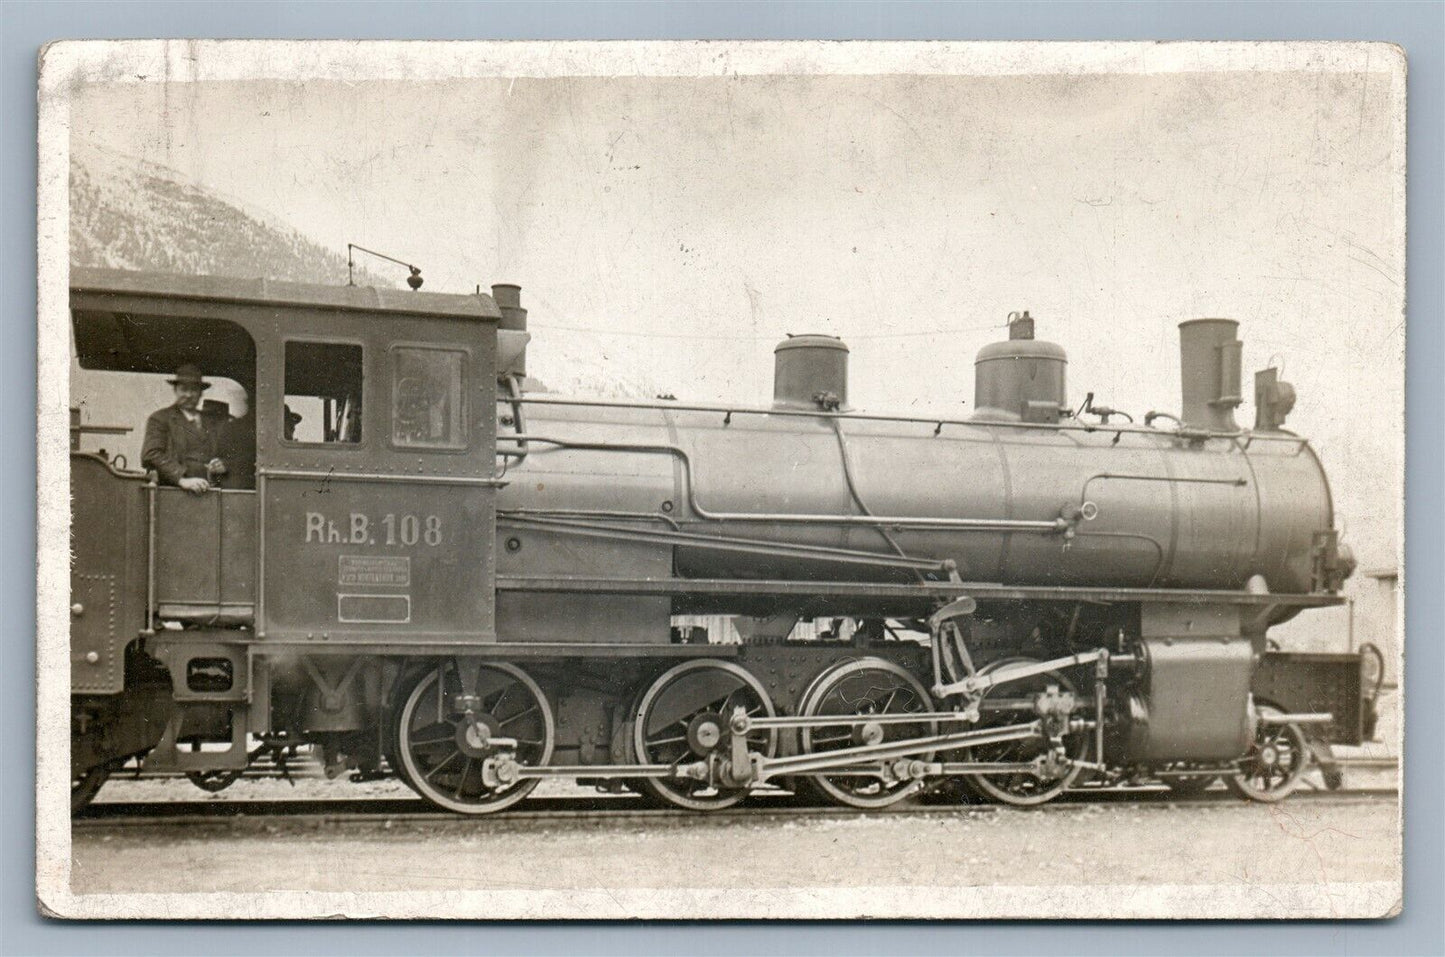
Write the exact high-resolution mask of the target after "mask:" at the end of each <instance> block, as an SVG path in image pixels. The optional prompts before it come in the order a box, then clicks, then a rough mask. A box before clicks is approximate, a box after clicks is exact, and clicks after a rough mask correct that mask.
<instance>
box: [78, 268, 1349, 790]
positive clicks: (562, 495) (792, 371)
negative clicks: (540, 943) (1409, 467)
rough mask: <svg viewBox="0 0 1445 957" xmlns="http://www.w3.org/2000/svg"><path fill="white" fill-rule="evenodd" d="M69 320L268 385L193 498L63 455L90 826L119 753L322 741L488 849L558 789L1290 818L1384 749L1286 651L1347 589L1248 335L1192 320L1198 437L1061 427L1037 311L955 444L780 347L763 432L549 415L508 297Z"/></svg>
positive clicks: (191, 293) (270, 299) (1193, 423)
mask: <svg viewBox="0 0 1445 957" xmlns="http://www.w3.org/2000/svg"><path fill="white" fill-rule="evenodd" d="M70 309H71V319H72V326H73V331H74V342H75V348H76V354H77V357H78V359H79V362H80V364H81V365H82V366H83V367H85V368H87V369H100V370H116V371H129V372H146V373H153V374H162V373H166V372H169V371H170V370H172V369H174V368H176V367H177V366H178V365H180V364H182V363H187V362H189V363H195V364H197V365H199V366H201V368H203V369H204V370H205V371H206V373H207V375H211V376H216V377H226V378H230V379H232V380H234V381H236V382H237V383H240V384H241V385H242V386H244V387H245V388H246V390H247V391H248V393H249V394H250V395H251V397H252V407H253V410H254V414H253V415H252V416H251V417H250V418H251V420H252V422H253V423H254V439H255V450H256V461H255V471H254V475H255V478H254V487H241V488H221V489H215V490H212V491H210V492H207V493H205V494H203V495H194V494H189V493H187V492H184V491H182V490H180V489H176V488H170V487H165V486H163V485H160V484H158V482H157V480H156V478H155V476H154V475H149V474H146V473H145V472H141V471H134V470H130V469H127V468H125V467H123V466H122V465H121V464H120V463H118V462H116V461H112V460H109V459H107V458H106V457H105V456H104V455H99V454H94V453H88V452H82V451H78V450H77V451H72V453H71V460H70V465H71V491H72V503H73V506H72V508H73V514H72V520H73V524H72V566H71V589H72V599H71V600H72V606H71V656H70V666H71V687H72V742H71V769H72V770H71V773H72V790H71V797H72V806H73V807H74V808H77V809H78V808H80V807H83V806H84V805H85V803H86V802H87V801H89V800H90V799H91V798H92V797H93V796H94V795H95V793H96V791H97V790H98V789H99V788H100V786H101V785H102V784H103V783H104V781H105V780H106V777H107V775H108V774H110V773H111V772H112V771H113V770H114V769H115V768H117V767H119V766H120V765H121V764H122V763H124V762H127V761H130V760H139V761H141V762H143V766H144V768H146V769H148V770H157V771H172V772H185V773H188V774H191V775H192V776H193V777H194V778H196V779H197V780H201V781H204V780H207V779H208V778H219V779H221V780H225V779H227V777H228V776H235V775H237V774H240V773H243V772H244V771H245V770H246V768H247V767H248V766H249V765H250V764H251V763H252V762H254V761H256V760H257V759H258V754H260V753H262V752H264V751H266V750H267V749H271V750H272V751H275V750H276V749H279V748H285V747H289V746H294V745H301V744H304V745H310V746H313V747H315V748H316V749H318V751H319V752H320V753H321V754H322V755H324V760H325V763H326V765H327V767H328V770H329V772H330V773H342V772H347V771H350V772H352V773H353V776H357V777H366V776H373V775H386V774H395V775H396V776H398V777H399V778H401V779H402V780H404V781H405V782H406V783H407V784H408V785H410V786H411V787H412V788H413V789H415V791H416V792H417V793H418V794H420V795H421V796H422V797H424V798H425V799H427V800H428V801H430V802H432V803H433V804H434V805H436V806H438V807H441V808H444V809H448V810H451V811H455V812H460V813H464V814H479V813H485V812H492V811H498V810H501V809H503V808H506V807H508V806H511V805H513V804H515V803H516V802H518V801H520V800H522V799H523V798H524V797H526V795H527V794H529V793H530V792H531V791H532V790H533V789H534V788H535V787H536V786H537V785H538V783H539V782H540V781H542V780H543V779H545V778H564V779H571V780H575V781H578V782H581V783H583V784H595V785H596V786H598V787H599V788H603V789H607V790H623V789H626V790H632V791H637V792H639V793H642V794H644V795H646V796H648V797H649V798H650V799H653V800H657V801H661V802H665V803H667V804H671V805H675V806H679V807H682V808H688V809H694V810H710V809H717V808H723V807H727V806H730V805H733V804H735V803H737V802H739V801H742V800H744V799H745V798H746V797H747V796H748V795H749V794H750V793H752V792H754V791H756V790H757V789H759V788H763V787H771V786H776V787H781V788H787V789H793V790H808V791H810V792H812V793H814V794H817V795H820V796H822V797H824V798H826V799H828V800H830V801H834V802H838V803H841V804H844V805H848V806H853V807H860V808H878V807H884V806H887V805H890V804H893V803H895V802H897V801H901V800H904V799H907V798H909V797H910V796H913V795H916V794H918V793H920V792H922V791H925V790H928V789H931V788H935V787H942V786H947V785H953V784H960V785H963V786H965V787H966V788H967V789H969V790H970V791H972V792H974V793H975V794H978V795H980V796H982V797H984V798H987V799H990V800H995V801H1001V802H1007V803H1010V804H1018V805H1032V804H1040V803H1043V802H1045V801H1048V800H1050V799H1052V798H1054V797H1056V796H1058V795H1059V794H1060V793H1062V792H1063V791H1064V790H1065V789H1067V788H1069V787H1071V786H1074V785H1076V784H1078V783H1080V782H1081V781H1083V780H1085V779H1092V780H1096V781H1108V780H1116V779H1122V778H1129V777H1134V776H1138V775H1141V774H1149V775H1153V776H1157V777H1160V778H1162V779H1164V780H1165V781H1167V782H1172V783H1173V784H1174V786H1176V787H1179V788H1181V789H1184V788H1189V787H1194V786H1198V785H1199V784H1200V783H1201V782H1204V783H1207V782H1209V781H1210V780H1212V779H1214V778H1216V777H1223V778H1225V779H1226V781H1227V783H1229V785H1230V786H1231V787H1232V788H1234V789H1235V790H1236V791H1237V792H1238V793H1240V794H1241V795H1243V796H1246V797H1250V798H1254V799H1258V800H1278V799H1280V798H1282V797H1283V796H1284V795H1286V794H1288V793H1289V792H1290V790H1292V789H1293V788H1294V787H1295V786H1296V784H1297V782H1298V781H1299V780H1300V777H1301V775H1302V774H1303V773H1304V772H1305V770H1306V769H1307V768H1308V767H1309V765H1310V762H1311V756H1312V753H1313V752H1314V751H1316V750H1318V749H1320V748H1322V747H1324V746H1327V744H1328V743H1331V742H1334V743H1357V742H1359V741H1361V740H1362V739H1363V738H1364V737H1365V736H1366V735H1367V734H1368V733H1369V725H1370V724H1371V723H1372V720H1371V715H1370V714H1369V713H1368V712H1369V708H1368V706H1367V705H1368V702H1367V701H1366V700H1365V698H1364V697H1363V696H1362V689H1361V659H1360V657H1359V656H1358V655H1343V654H1340V655H1325V654H1297V653H1283V652H1279V651H1277V650H1272V649H1271V648H1270V647H1269V643H1268V638H1267V634H1268V630H1269V628H1270V627H1271V626H1273V625H1275V624H1278V623H1280V622H1282V621H1285V620H1287V619H1289V618H1291V617H1292V616H1294V615H1296V614H1298V613H1299V612H1301V611H1303V610H1306V609H1311V608H1319V607H1324V606H1329V605H1335V604H1339V603H1340V602H1341V601H1342V598H1341V597H1340V595H1339V589H1340V586H1341V583H1342V581H1343V580H1344V579H1345V578H1346V577H1347V576H1348V575H1349V574H1350V573H1351V571H1352V570H1353V566H1354V562H1353V559H1352V558H1351V556H1350V553H1349V549H1348V547H1347V546H1345V545H1344V544H1343V543H1342V542H1341V541H1340V540H1339V536H1338V534H1337V532H1336V530H1335V522H1334V515H1333V509H1332V503H1331V498H1330V490H1329V485H1328V482H1327V480H1326V477H1325V474H1324V472H1323V470H1322V468H1321V466H1320V463H1319V460H1318V459H1317V457H1316V456H1315V454H1314V452H1313V450H1312V449H1311V447H1310V445H1309V443H1308V441H1307V440H1306V439H1304V438H1301V437H1300V436H1297V435H1295V434H1293V433H1291V432H1289V431H1287V430H1285V429H1284V427H1283V423H1284V421H1285V418H1286V416H1287V415H1288V413H1289V411H1290V408H1291V407H1292V404H1293V398H1294V393H1293V390H1292V389H1291V387H1290V386H1289V385H1288V384H1287V383H1284V382H1281V381H1279V380H1278V377H1277V375H1276V373H1275V370H1273V369H1267V370H1264V371H1262V372H1260V373H1258V374H1257V375H1256V377H1255V396H1254V398H1255V402H1254V404H1255V408H1256V412H1257V419H1256V422H1255V425H1254V427H1253V428H1252V429H1242V428H1240V427H1239V426H1238V425H1237V424H1236V422H1235V419H1234V410H1235V409H1236V408H1237V407H1238V406H1239V405H1240V404H1241V403H1242V396H1241V345H1240V342H1239V341H1238V339H1237V335H1236V330H1237V325H1236V323H1234V322H1232V321H1229V320H1224V319H1201V320H1195V321H1192V322H1186V323H1184V324H1183V325H1182V326H1181V327H1180V336H1181V360H1182V372H1183V404H1182V409H1181V411H1180V413H1179V414H1178V415H1177V416H1175V415H1168V414H1164V413H1150V414H1149V415H1148V416H1147V417H1145V418H1144V420H1143V421H1142V422H1140V423H1137V424H1136V423H1134V422H1133V421H1132V420H1129V421H1127V422H1126V421H1124V420H1123V418H1121V414H1120V413H1117V412H1115V411H1114V410H1110V409H1105V408H1101V407H1093V406H1092V405H1091V404H1086V405H1085V406H1084V407H1083V408H1081V409H1079V410H1077V411H1076V410H1074V409H1073V408H1072V406H1071V405H1070V403H1069V401H1068V397H1067V394H1066V389H1065V384H1066V369H1067V357H1066V355H1065V352H1064V350H1063V349H1062V348H1060V347H1059V346H1057V345H1054V344H1052V343H1048V342H1044V341H1041V340H1039V339H1036V338H1034V322H1033V320H1032V319H1031V318H1030V317H1029V316H1028V315H1027V314H1022V315H1017V316H1015V317H1013V318H1012V321H1011V322H1010V325H1009V338H1008V339H1007V340H1006V341H1003V342H998V343H994V344H992V345H989V346H987V347H985V348H984V349H983V350H982V351H981V352H980V353H979V355H978V358H977V364H976V372H977V375H976V392H975V398H976V402H975V411H974V413H973V414H972V415H971V416H969V417H967V418H961V419H937V418H927V417H916V416H912V417H911V416H900V415H884V414H875V413H863V412H858V411H854V410H853V409H851V407H850V405H849V401H848V382H847V359H848V349H847V347H846V345H845V344H844V343H842V342H841V341H839V340H837V339H834V338H830V337H826V336H798V337H795V338H789V339H787V340H786V341H784V342H782V343H780V344H779V345H778V346H777V349H776V351H775V380H774V395H773V401H772V403H771V404H770V405H760V406H756V407H752V406H731V405H696V404H687V403H681V402H677V401H675V400H657V401H652V402H623V401H608V400H602V399H594V398H577V397H566V396H559V395H555V394H551V393H547V392H541V391H536V390H533V389H531V388H530V387H529V386H530V382H531V380H529V379H528V378H527V375H526V346H527V343H528V341H529V334H528V333H527V331H526V310H525V309H524V308H523V307H522V306H521V300H520V290H519V289H518V288H517V287H515V286H505V285H499V286H494V287H492V290H491V295H486V294H482V293H480V292H478V294H476V295H443V294H434V293H429V292H419V291H392V290H386V289H371V288H357V287H349V286H348V287H319V286H306V285H294V284H287V283H279V282H270V281H262V280H256V281H246V280H233V279H222V278H213V277H178V276H164V275H153V274H142V273H131V272H121V271H111V270H82V269H76V270H73V272H72V288H71V297H70ZM298 422H299V423H302V424H301V425H300V426H298V424H297V423H298ZM233 424H234V423H233ZM687 616H713V617H712V618H711V619H709V620H713V621H717V620H730V621H731V622H733V623H734V625H735V629H736V633H737V636H738V639H735V640H729V641H725V640H723V639H724V636H723V635H722V634H719V633H716V629H715V630H714V633H707V632H706V631H704V630H703V629H702V628H699V627H697V626H695V625H690V624H687V622H689V621H690V620H695V619H690V618H688V617H687ZM718 616H724V618H719V617H718ZM800 622H801V623H808V622H812V623H814V624H815V625H816V626H818V627H815V628H813V629H812V630H811V632H807V637H804V634H805V631H806V629H801V628H799V627H798V625H799V623H800ZM728 637H731V636H728ZM255 743H259V746H257V745H256V744H255Z"/></svg>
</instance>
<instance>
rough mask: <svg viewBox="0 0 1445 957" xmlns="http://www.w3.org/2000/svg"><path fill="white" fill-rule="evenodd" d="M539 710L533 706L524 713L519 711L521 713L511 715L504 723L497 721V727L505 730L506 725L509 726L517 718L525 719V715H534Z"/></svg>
mask: <svg viewBox="0 0 1445 957" xmlns="http://www.w3.org/2000/svg"><path fill="white" fill-rule="evenodd" d="M539 710H541V709H540V708H539V707H538V706H537V705H535V704H534V705H532V706H531V707H530V708H528V709H527V710H526V711H521V712H518V713H517V714H514V715H512V716H511V717H510V718H508V719H507V720H506V721H498V722H497V727H499V728H505V727H506V726H507V725H509V724H511V723H512V722H513V721H516V720H517V719H518V718H525V717H526V716H527V715H529V714H535V713H536V712H537V711H539Z"/></svg>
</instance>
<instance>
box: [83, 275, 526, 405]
mask: <svg viewBox="0 0 1445 957" xmlns="http://www.w3.org/2000/svg"><path fill="white" fill-rule="evenodd" d="M187 303H194V304H195V309H194V311H192V310H191V309H190V308H189V307H188V306H187V305H186V304H187ZM70 307H71V327H72V329H73V330H74V333H75V340H74V341H75V351H76V357H77V359H79V361H80V364H81V366H82V367H83V368H86V369H96V370H105V371H112V372H150V373H169V372H173V371H175V369H176V367H177V366H179V365H181V364H183V363H186V362H194V363H197V364H198V365H200V366H201V367H202V368H203V369H204V370H205V372H206V375H209V376H224V377H227V378H231V379H235V380H236V381H238V382H240V383H242V384H243V385H245V386H246V387H247V388H248V389H249V388H251V387H252V386H253V385H254V378H255V375H256V369H255V361H256V360H255V356H256V352H255V344H254V340H253V338H252V336H251V335H250V334H249V333H248V332H247V331H246V330H245V329H244V328H243V327H242V326H241V325H238V324H237V322H236V320H237V319H240V317H241V316H242V315H243V314H246V313H249V314H251V315H254V314H255V313H254V312H253V311H252V310H253V309H254V307H262V308H264V309H267V310H273V311H285V310H303V311H304V310H324V311H326V312H328V313H333V314H334V313H348V314H353V315H355V316H356V317H357V318H358V319H361V318H365V317H366V316H373V317H378V318H380V317H387V316H390V317H402V316H412V317H422V318H426V319H443V320H459V321H465V322H479V323H484V324H488V325H496V324H497V323H498V322H499V321H500V320H501V312H500V311H498V309H497V304H496V302H495V301H493V299H492V297H491V296H489V295H486V294H484V293H479V294H476V295H456V294H450V293H436V292H413V291H411V290H401V289H377V288H374V287H371V286H319V285H311V284H307V283H293V282H279V281H277V280H273V279H235V278H231V277H228V276H183V275H173V274H167V273H150V272H132V271H128V270H120V269H92V268H81V267H72V269H71V271H70ZM233 307H240V308H239V309H235V308H233ZM228 313H230V314H228ZM242 321H243V322H244V320H242Z"/></svg>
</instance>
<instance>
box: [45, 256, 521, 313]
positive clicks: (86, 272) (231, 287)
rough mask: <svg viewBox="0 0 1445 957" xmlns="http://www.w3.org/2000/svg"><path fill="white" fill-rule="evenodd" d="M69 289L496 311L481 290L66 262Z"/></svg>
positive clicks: (365, 307)
mask: <svg viewBox="0 0 1445 957" xmlns="http://www.w3.org/2000/svg"><path fill="white" fill-rule="evenodd" d="M70 290H71V293H72V294H74V293H101V294H106V293H111V294H117V295H121V296H146V297H157V298H163V299H190V300H197V301H205V302H227V303H246V304H250V305H263V306H288V307H295V308H320V309H341V310H348V311H356V312H387V313H408V314H410V315H420V316H435V317H439V318H454V319H473V320H478V321H482V322H486V321H489V320H490V321H498V320H500V319H501V316H502V314H501V312H499V311H498V309H497V304H496V303H495V302H494V301H493V300H492V297H491V296H489V295H486V294H485V293H478V294H475V295H457V294H455V293H440V292H421V291H415V292H414V291H411V290H402V289H378V288H376V287H374V286H320V285H313V284H311V283H298V282H281V281H279V280H276V279H236V278H232V277H230V276H184V275H177V274H172V273H154V272H133V271H130V270H124V269H94V268H85V267H72V268H71V270H70Z"/></svg>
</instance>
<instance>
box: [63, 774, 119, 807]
mask: <svg viewBox="0 0 1445 957" xmlns="http://www.w3.org/2000/svg"><path fill="white" fill-rule="evenodd" d="M109 778H110V768H108V767H106V766H105V765H100V766H99V767H94V768H90V769H88V770H86V771H84V772H83V773H81V774H74V773H72V774H71V776H70V813H72V814H74V813H76V812H77V811H83V810H85V807H86V805H88V804H90V802H91V801H93V800H95V796H96V795H97V794H98V793H100V789H101V787H102V786H103V785H104V784H105V782H106V781H107V780H109Z"/></svg>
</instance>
